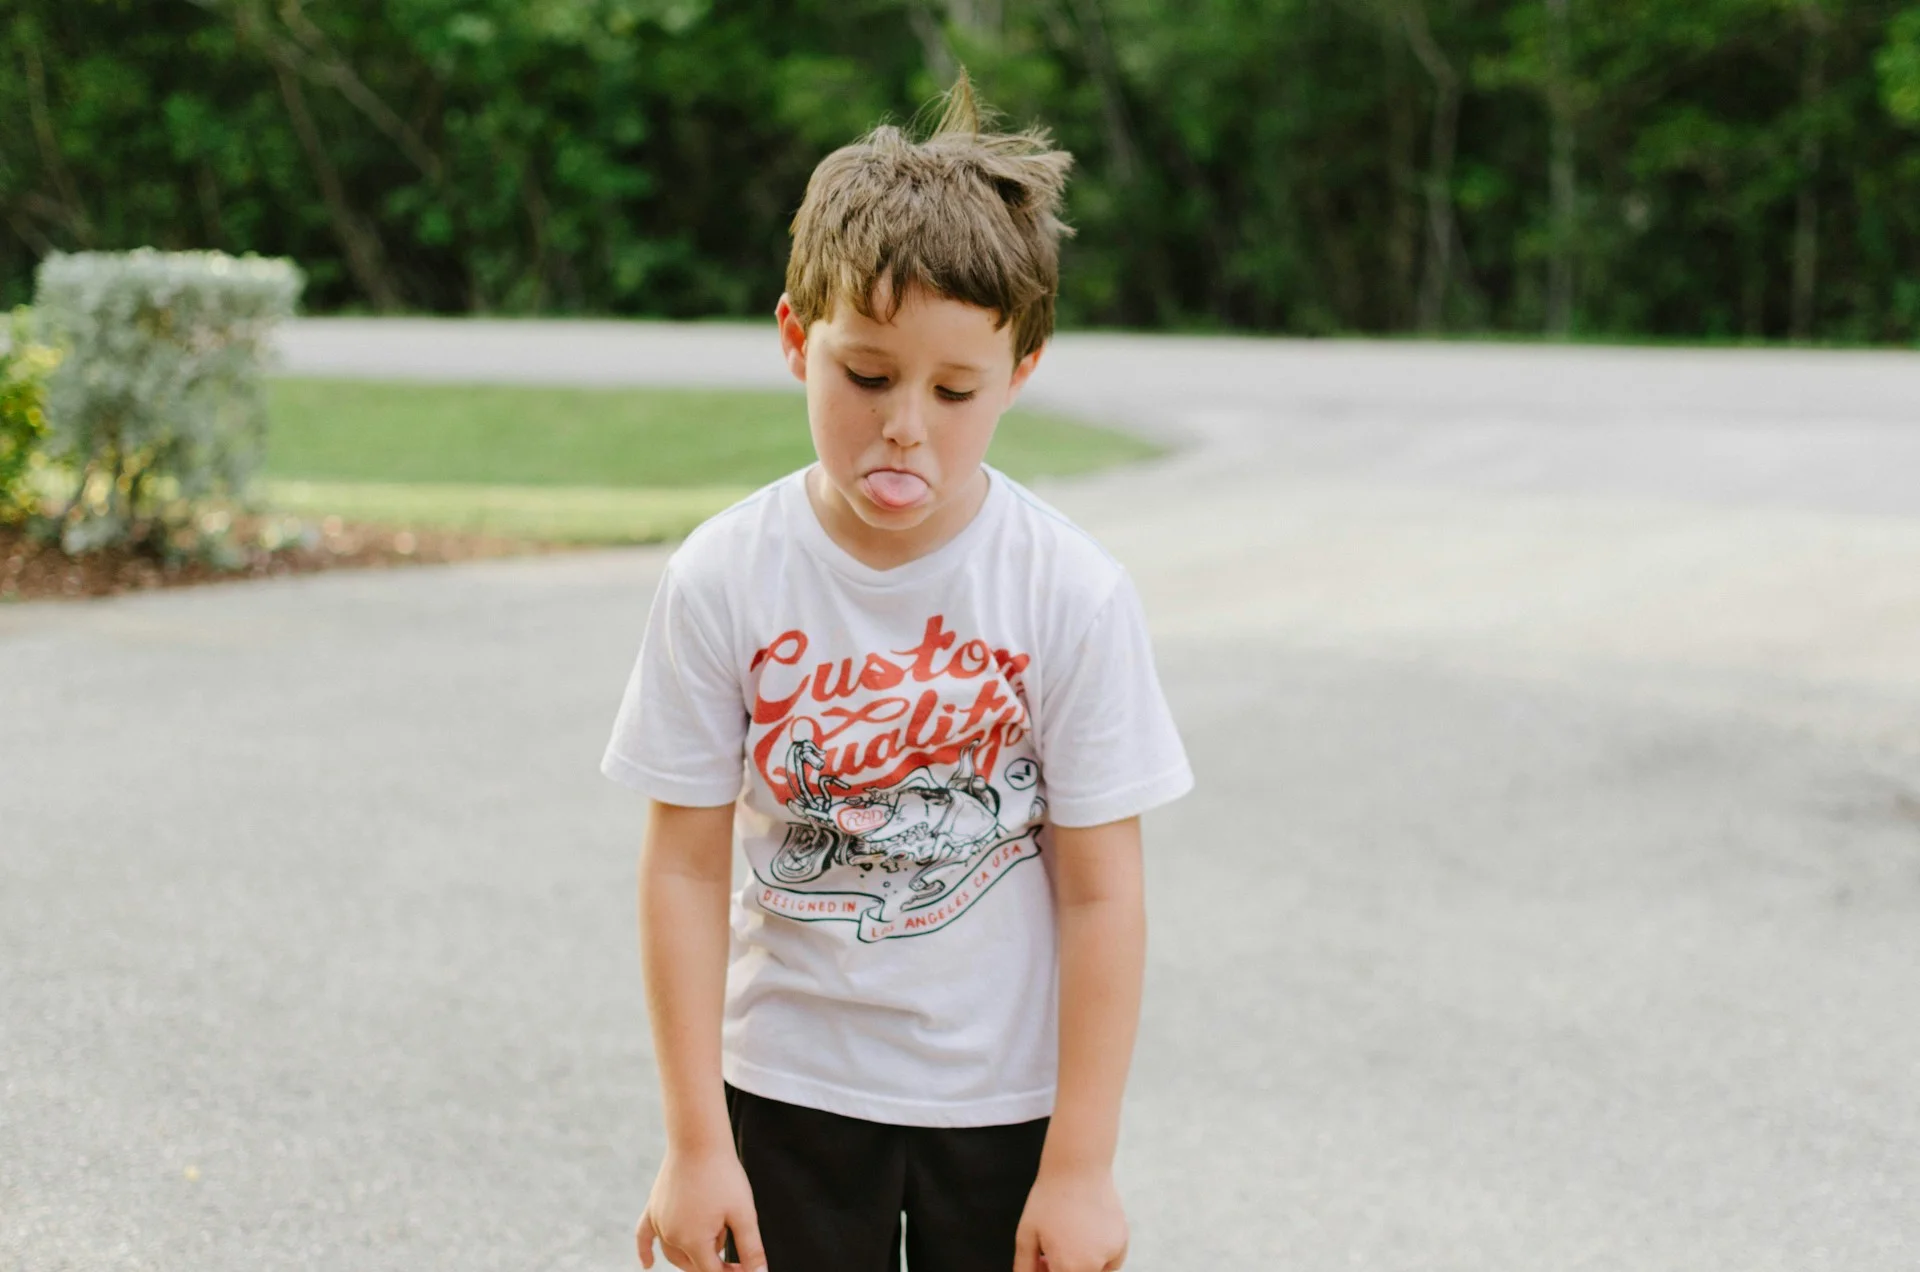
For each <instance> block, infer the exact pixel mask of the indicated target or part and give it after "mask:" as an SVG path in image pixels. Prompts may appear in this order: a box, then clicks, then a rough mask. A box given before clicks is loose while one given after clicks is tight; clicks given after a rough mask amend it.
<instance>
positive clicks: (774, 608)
mask: <svg viewBox="0 0 1920 1272" xmlns="http://www.w3.org/2000/svg"><path fill="white" fill-rule="evenodd" d="M988 475H989V479H990V480H989V485H988V493H987V497H986V500H985V502H984V504H983V505H982V506H981V509H980V511H979V512H978V513H977V514H976V515H975V517H974V519H973V520H972V521H971V522H969V523H968V525H967V526H966V528H965V529H963V530H962V531H961V532H960V533H959V534H958V535H957V536H955V537H954V538H953V539H952V540H951V541H950V542H948V543H947V544H946V545H944V546H943V547H941V548H940V549H938V550H937V551H935V552H933V553H930V554H929V555H927V556H924V557H921V558H919V559H918V560H915V561H911V562H909V563H907V564H905V565H902V566H898V567H896V568H894V569H889V570H876V569H873V568H871V567H869V566H866V565H863V564H861V563H860V562H859V561H858V560H856V559H855V558H854V557H853V556H852V555H850V554H849V553H847V552H846V551H845V550H844V549H842V548H841V547H839V546H838V545H837V544H835V543H834V542H833V540H832V539H830V538H829V537H828V536H827V533H826V531H825V530H823V529H822V528H821V526H820V523H819V521H818V519H817V518H816V517H815V515H814V513H813V509H812V507H811V505H810V504H809V503H808V500H807V494H806V488H805V484H804V483H805V473H804V472H801V473H795V474H793V475H792V476H789V477H786V478H783V479H782V480H780V481H778V482H775V483H774V484H773V485H771V486H768V487H766V488H765V489H763V490H761V491H760V492H759V493H757V494H755V495H753V496H751V497H750V498H748V499H746V500H745V501H743V502H741V503H739V504H736V505H735V506H734V507H732V508H730V509H728V510H727V511H725V512H723V513H721V514H719V515H718V516H716V517H714V518H713V519H712V520H711V521H708V522H707V523H706V524H705V525H703V526H701V527H700V528H699V529H698V530H696V531H694V533H693V534H692V536H691V537H689V538H688V539H687V541H686V543H685V544H683V545H682V546H681V548H680V549H679V550H678V551H677V552H675V553H674V555H673V557H672V559H671V560H670V561H669V562H668V563H667V568H666V573H665V575H664V577H663V578H662V579H661V581H660V590H659V592H658V594H657V595H656V597H655V598H654V604H653V611H652V613H651V615H650V616H649V618H648V622H647V632H646V637H645V640H644V642H643V643H642V645H641V649H640V657H639V660H638V663H637V665H636V666H635V668H634V672H633V678H632V680H631V681H630V682H629V684H628V686H627V691H626V697H625V700H624V701H623V702H622V703H621V706H620V712H619V718H618V719H617V721H616V722H615V724H614V729H613V739H612V741H611V742H610V743H609V744H608V747H607V752H606V756H605V758H604V760H603V761H602V762H601V771H602V772H604V773H605V774H606V775H607V776H608V777H611V778H613V779H614V780H615V781H618V782H621V783H623V784H625V785H628V786H631V787H634V788H636V789H638V790H640V791H642V792H644V793H645V794H647V795H649V796H651V797H653V798H654V799H657V800H660V801H662V802H665V803H671V804H684V805H692V806H714V805H720V804H727V803H730V802H733V801H735V800H736V799H737V800H738V801H739V806H738V809H737V811H736V813H735V817H734V826H735V835H736V839H737V842H738V843H739V845H740V848H741V849H742V850H743V853H744V856H745V858H746V863H747V865H748V867H749V873H748V874H747V876H746V878H745V882H744V884H743V886H742V887H740V889H739V890H738V891H737V892H736V893H735V895H734V898H733V904H732V917H731V923H732V940H731V950H730V954H729V958H728V968H727V997H726V1018H725V1027H724V1032H723V1060H722V1072H723V1073H724V1075H725V1077H726V1079H727V1081H729V1082H731V1083H733V1084H734V1085H735V1086H737V1087H739V1088H741V1089H743V1090H746V1091H751V1092H753V1093H755V1094H757V1095H762V1096H766V1097H768V1098H770V1099H775V1100H782V1101H785V1102H787V1103H790V1104H800V1105H805V1106H808V1107H811V1108H817V1109H824V1110H827V1111H829V1112H833V1113H840V1114H844V1115H846V1116H849V1117H857V1118H864V1119H867V1120H869V1121H876V1122H887V1123H892V1124H895V1125H908V1126H991V1125H998V1124H1004V1123H1011V1122H1023V1121H1028V1120H1030V1119H1033V1118H1038V1117H1045V1116H1047V1115H1048V1114H1049V1113H1050V1112H1051V1111H1052V1108H1053V1095H1054V1069H1055V1065H1056V1054H1057V1052H1056V1045H1055V1041H1056V1032H1057V1030H1056V1012H1055V1001H1056V999H1055V992H1056V974H1055V973H1056V958H1055V933H1054V912H1053V891H1052V887H1051V884H1050V882H1049V878H1048V869H1047V866H1046V849H1047V845H1048V842H1049V839H1048V833H1047V831H1046V825H1047V823H1048V822H1052V823H1054V824H1057V825H1061V826H1094V825H1099V824H1100V823H1102V822H1109V821H1117V820H1119V819H1121V818H1125V817H1131V816H1134V815H1135V814H1138V813H1142V812H1145V811H1146V810H1147V809H1150V808H1153V807H1155V806H1156V805H1159V804H1163V803H1166V802H1167V801H1169V800H1172V799H1175V798H1177V797H1178V796H1180V795H1183V794H1185V793H1186V792H1187V790H1188V789H1190V788H1191V786H1192V785H1193V777H1192V774H1191V772H1190V771H1189V769H1188V767H1187V760H1186V755H1185V752H1184V751H1183V750H1182V748H1181V745H1180V738H1179V735H1178V733H1176V732H1175V729H1174V725H1173V720H1172V717H1171V716H1170V714H1169V713H1168V711H1167V705H1166V700H1165V698H1164V697H1163V696H1162V694H1161V691H1160V684H1159V680H1158V678H1157V677H1156V676H1155V674H1154V668H1153V657H1152V652H1151V650H1150V649H1149V647H1148V643H1147V633H1146V624H1145V621H1144V619H1143V617H1142V615H1141V611H1140V603H1139V600H1138V598H1137V596H1136V595H1135V593H1134V589H1133V585H1132V583H1131V582H1130V581H1129V580H1128V578H1127V576H1126V572H1125V571H1124V570H1123V569H1122V568H1121V567H1120V565H1119V564H1118V563H1116V562H1115V561H1114V560H1113V558H1111V557H1109V556H1108V555H1107V554H1106V553H1105V552H1104V551H1103V550H1102V549H1101V548H1100V546H1099V545H1098V544H1096V543H1095V542H1094V541H1093V540H1092V539H1091V538H1089V537H1088V536H1087V535H1086V534H1085V533H1084V532H1083V531H1081V530H1080V529H1079V528H1078V527H1076V526H1074V525H1073V523H1072V522H1070V521H1068V520H1067V519H1066V518H1065V517H1063V516H1062V515H1061V514H1060V513H1058V512H1056V511H1054V510H1053V509H1052V508H1049V507H1048V506H1047V505H1046V504H1044V503H1042V502H1040V500H1038V499H1036V498H1035V497H1034V496H1033V495H1032V494H1031V493H1030V492H1028V491H1027V490H1025V489H1024V488H1022V487H1021V486H1019V485H1018V484H1016V483H1014V482H1013V481H1011V480H1009V479H1008V478H1007V477H1005V476H1004V475H1002V474H1001V473H999V472H996V471H993V470H991V469H989V470H988Z"/></svg>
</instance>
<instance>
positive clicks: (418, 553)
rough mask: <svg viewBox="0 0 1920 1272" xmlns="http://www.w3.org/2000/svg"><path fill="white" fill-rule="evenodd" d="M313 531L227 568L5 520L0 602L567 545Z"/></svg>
mask: <svg viewBox="0 0 1920 1272" xmlns="http://www.w3.org/2000/svg"><path fill="white" fill-rule="evenodd" d="M258 529H259V527H258V524H257V523H253V524H249V523H248V522H247V521H246V520H241V521H237V522H236V524H235V526H234V530H235V537H236V540H237V541H238V542H242V543H256V544H257V542H258ZM313 530H314V531H315V533H313V534H311V535H310V536H308V538H307V541H306V542H304V543H295V544H289V545H287V546H284V547H280V548H276V549H273V550H272V551H269V550H268V549H266V548H264V547H259V546H254V547H249V548H246V549H245V550H244V553H245V561H244V564H242V565H240V566H239V567H238V568H236V569H220V568H219V567H217V566H215V565H213V564H211V563H210V562H206V561H176V562H168V561H163V560H161V559H160V558H159V557H158V556H157V555H156V554H154V553H152V552H147V551H140V550H129V549H124V548H122V549H113V550H109V551H101V552H93V553H88V554H87V555H85V556H81V557H70V556H68V555H67V554H66V553H64V552H62V551H61V550H60V549H59V547H57V546H56V545H53V544H47V543H41V542H38V541H36V540H35V539H33V538H31V537H29V536H28V535H27V534H26V533H25V532H24V531H23V530H21V529H20V528H18V527H15V526H4V525H0V601H41V600H71V599H77V598H81V597H89V596H112V595H115V594H116V593H120V592H144V591H150V590H152V589H154V588H161V587H192V586H196V585H198V584H202V583H225V582H231V581H235V580H239V579H261V578H275V577H280V576H284V575H290V574H313V573H316V572H318V571H320V570H335V569H351V568H358V569H364V568H368V567H388V566H397V565H423V564H433V563H439V562H448V561H476V560H481V559H483V558H487V557H501V556H519V555H524V554H527V553H532V552H552V551H559V550H561V548H562V546H563V545H556V544H544V543H534V542H528V541H526V540H523V539H503V538H497V537H494V536H491V535H478V534H459V533H453V532H448V531H434V530H396V529H392V528H389V527H384V526H370V525H359V524H353V523H343V522H342V521H341V520H340V519H339V518H337V517H328V518H327V519H326V520H324V521H321V522H318V523H316V524H315V525H314V526H313Z"/></svg>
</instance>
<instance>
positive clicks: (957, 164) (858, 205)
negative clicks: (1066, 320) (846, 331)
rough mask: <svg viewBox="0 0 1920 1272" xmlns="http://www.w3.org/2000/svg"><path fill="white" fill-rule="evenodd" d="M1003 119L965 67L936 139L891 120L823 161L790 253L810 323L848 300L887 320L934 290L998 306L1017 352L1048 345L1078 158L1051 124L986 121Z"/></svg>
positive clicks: (794, 291) (792, 287) (798, 299)
mask: <svg viewBox="0 0 1920 1272" xmlns="http://www.w3.org/2000/svg"><path fill="white" fill-rule="evenodd" d="M994 123H995V119H994V116H993V114H992V112H991V111H990V110H989V109H988V108H987V107H986V106H985V105H984V104H982V103H981V102H980V100H979V99H978V98H977V97H976V96H975V94H974V91H973V83H972V81H971V80H970V79H969V78H968V76H967V73H966V71H965V69H964V68H963V69H962V70H961V72H960V75H959V77H958V78H957V79H956V80H955V81H954V83H953V87H952V88H951V89H949V90H948V91H947V93H946V94H945V96H944V99H943V105H942V109H941V112H940V117H939V122H938V123H937V124H936V125H935V126H934V128H933V130H932V132H931V133H930V134H928V135H926V137H925V139H924V140H919V141H916V140H914V139H913V138H912V137H911V136H909V135H908V134H907V133H906V132H905V131H903V130H902V129H900V128H898V127H895V126H892V125H882V126H880V127H878V128H875V129H874V130H873V131H872V132H870V133H868V134H867V135H866V136H865V137H863V138H861V139H860V140H859V141H857V142H855V143H853V144H852V145H850V146H843V147H841V148H840V149H839V150H836V151H834V152H833V153H832V154H830V155H828V156H827V157H826V158H825V159H823V160H821V161H820V165H819V166H818V167H816V168H815V169H814V170H813V177H812V179H811V180H810V181H809V182H808V183H807V193H806V198H805V199H804V200H803V201H802V203H801V205H800V211H799V212H798V213H797V214H796V215H795V216H794V218H793V250H792V253H791V255H790V256H789V257H788V260H787V294H788V297H789V299H790V300H791V302H792V304H793V309H794V315H795V317H797V318H798V319H799V320H800V322H801V323H802V325H805V326H811V325H812V324H813V323H814V322H816V321H818V320H820V319H822V318H825V317H827V316H828V315H829V314H831V313H832V311H833V306H834V305H835V304H837V303H840V302H843V301H844V302H845V303H848V304H851V305H852V306H853V307H854V308H855V309H856V310H858V311H859V312H860V313H862V314H865V315H866V316H868V317H873V318H879V319H880V320H882V321H885V320H887V319H890V318H891V317H892V314H893V310H895V309H897V308H898V307H899V304H900V302H901V300H902V299H904V297H905V296H906V294H907V292H908V291H910V290H911V289H913V288H915V287H923V288H925V289H927V290H928V291H931V292H933V293H934V294H935V295H939V296H944V297H947V298H949V299H952V300H959V301H963V302H965V303H967V304H970V305H978V306H980V307H981V308H983V309H990V310H992V311H994V313H995V314H996V315H998V321H999V323H1000V325H1002V326H1011V327H1012V328H1013V345H1014V356H1015V358H1016V359H1019V358H1024V357H1026V356H1027V355H1028V354H1029V353H1032V352H1033V351H1034V350H1036V349H1038V348H1039V347H1040V346H1041V345H1043V344H1045V343H1046V341H1047V338H1048V337H1049V336H1051V335H1052V334H1053V306H1054V293H1055V292H1056V291H1057V290H1058V288H1059V281H1060V239H1061V237H1062V236H1063V235H1066V234H1070V233H1072V231H1071V230H1069V229H1068V228H1067V226H1065V225H1064V224H1063V223H1062V222H1061V220H1060V204H1061V200H1062V198H1063V197H1064V195H1065V192H1066V184H1067V172H1068V170H1069V169H1070V168H1071V167H1072V166H1073V156H1071V155H1069V154H1068V153H1067V152H1065V151H1064V150H1056V149H1054V147H1053V142H1052V139H1051V138H1050V137H1049V136H1048V135H1047V133H1046V132H1045V130H1043V129H1040V128H1029V129H1026V130H1024V131H1021V132H993V131H987V130H988V129H991V128H992V127H993V126H994ZM876 306H879V307H881V308H882V309H884V312H876Z"/></svg>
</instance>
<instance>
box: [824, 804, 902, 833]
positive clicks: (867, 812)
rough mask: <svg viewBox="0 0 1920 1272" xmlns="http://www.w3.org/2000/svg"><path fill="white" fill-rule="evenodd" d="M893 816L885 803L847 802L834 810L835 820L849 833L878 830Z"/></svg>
mask: <svg viewBox="0 0 1920 1272" xmlns="http://www.w3.org/2000/svg"><path fill="white" fill-rule="evenodd" d="M892 817H893V810H892V809H891V808H888V807H887V806H886V805H885V804H846V805H843V806H842V807H840V808H837V809H835V810H834V814H833V820H834V822H835V824H836V825H838V826H839V827H840V829H842V830H844V831H846V832H847V833H848V834H849V835H864V834H866V833H867V832H868V831H870V830H878V829H879V828H880V827H882V826H884V825H886V824H887V822H888V821H889V820H891V819H892Z"/></svg>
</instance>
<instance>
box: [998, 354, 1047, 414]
mask: <svg viewBox="0 0 1920 1272" xmlns="http://www.w3.org/2000/svg"><path fill="white" fill-rule="evenodd" d="M1046 351H1047V346H1045V345H1041V346H1040V347H1039V348H1038V349H1035V350H1034V351H1033V352H1032V353H1030V354H1028V355H1027V356H1026V357H1024V358H1022V359H1020V361H1018V362H1016V363H1014V364H1013V390H1012V392H1010V393H1008V394H1007V405H1008V406H1012V405H1013V404H1014V402H1015V400H1016V399H1018V398H1019V396H1020V390H1021V389H1022V388H1024V387H1025V386H1026V383H1027V379H1028V377H1029V376H1031V375H1032V374H1033V369H1034V368H1035V367H1037V366H1039V365H1040V355H1041V354H1043V353H1045V352H1046Z"/></svg>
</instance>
